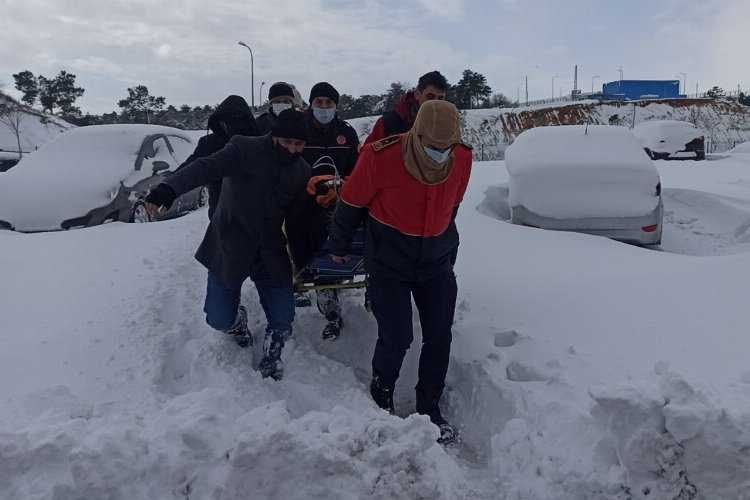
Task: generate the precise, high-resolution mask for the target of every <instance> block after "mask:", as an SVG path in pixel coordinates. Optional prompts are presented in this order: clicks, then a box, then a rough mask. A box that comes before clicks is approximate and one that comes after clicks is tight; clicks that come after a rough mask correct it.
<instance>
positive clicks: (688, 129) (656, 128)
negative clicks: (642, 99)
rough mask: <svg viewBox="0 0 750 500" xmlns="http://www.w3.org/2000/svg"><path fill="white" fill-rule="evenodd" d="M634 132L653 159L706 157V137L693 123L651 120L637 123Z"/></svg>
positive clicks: (701, 158) (702, 158) (699, 158)
mask: <svg viewBox="0 0 750 500" xmlns="http://www.w3.org/2000/svg"><path fill="white" fill-rule="evenodd" d="M633 134H634V135H635V136H636V137H637V138H638V140H640V141H641V144H642V145H643V148H644V149H645V150H646V153H647V154H648V155H649V156H650V157H651V159H652V160H684V159H695V160H705V159H706V147H705V142H706V141H705V137H704V135H703V132H701V131H700V129H698V128H697V127H696V126H695V125H693V124H692V123H689V122H681V121H677V120H650V121H647V122H643V123H639V124H638V125H636V126H635V128H633Z"/></svg>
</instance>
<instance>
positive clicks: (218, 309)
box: [203, 271, 294, 331]
mask: <svg viewBox="0 0 750 500" xmlns="http://www.w3.org/2000/svg"><path fill="white" fill-rule="evenodd" d="M251 279H252V280H253V283H254V284H255V288H256V289H257V290H258V296H259V297H260V305H261V307H263V312H265V313H266V321H268V329H269V330H280V331H291V329H292V321H294V293H293V292H292V287H291V284H289V285H284V284H280V283H279V282H278V281H276V280H273V279H271V278H270V277H269V276H268V275H266V274H263V273H261V274H259V275H257V276H253V277H251ZM241 291H242V290H241V287H240V288H237V289H233V288H227V287H226V286H225V285H224V284H223V283H222V282H221V281H220V280H219V278H218V277H217V276H216V275H214V274H213V273H211V272H210V271H209V273H208V286H207V289H206V302H205V305H204V306H203V311H204V312H205V313H206V323H208V325H209V326H210V327H212V328H215V329H216V330H220V331H226V330H228V329H229V328H230V327H232V325H234V321H235V319H236V317H237V309H238V308H239V306H240V297H241Z"/></svg>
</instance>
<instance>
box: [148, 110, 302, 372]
mask: <svg viewBox="0 0 750 500" xmlns="http://www.w3.org/2000/svg"><path fill="white" fill-rule="evenodd" d="M306 134H307V130H306V128H305V120H304V116H303V114H302V113H300V112H299V111H295V110H285V111H283V112H282V113H281V114H280V115H279V117H278V120H277V121H276V123H274V126H273V129H272V131H271V133H270V134H267V135H264V136H260V137H244V136H235V137H233V138H232V139H231V140H230V141H229V143H228V144H227V145H226V146H225V147H224V148H223V149H221V150H220V151H218V152H216V153H214V154H212V155H211V156H208V157H205V158H200V159H197V160H195V161H194V162H192V163H190V164H189V165H186V166H184V167H183V168H181V169H180V170H179V171H178V172H176V173H175V174H174V175H173V176H171V177H169V179H168V180H167V181H166V182H164V183H161V184H159V185H158V186H157V187H156V188H154V189H153V190H152V191H151V193H150V194H149V195H148V197H147V198H146V202H147V204H146V207H147V209H148V210H149V211H151V212H152V213H156V212H157V211H159V210H164V209H168V208H169V207H170V206H171V204H172V203H173V202H174V200H175V198H177V196H179V195H181V194H183V193H186V192H188V191H190V190H191V189H194V188H196V187H198V186H202V185H205V184H208V183H209V182H213V181H217V180H221V181H222V189H221V195H220V196H219V200H218V203H217V206H216V211H215V212H214V214H213V216H212V217H211V219H210V222H209V225H208V229H207V230H206V235H205V236H204V238H203V242H202V243H201V245H200V247H199V248H198V251H197V253H196V255H195V257H196V259H197V260H198V261H199V262H200V263H201V264H203V265H204V266H205V267H206V268H207V269H208V287H207V293H206V301H205V306H204V311H205V313H206V322H207V323H208V324H209V325H210V326H211V327H213V328H215V329H216V330H219V331H222V332H225V333H228V334H230V335H233V336H234V338H235V340H237V343H238V344H239V345H240V346H242V347H247V346H248V345H252V343H253V338H252V335H251V333H250V331H249V329H248V327H247V311H246V309H245V308H244V307H243V306H241V305H240V298H241V293H240V292H241V289H242V284H243V282H244V281H245V280H246V279H247V278H250V279H251V280H252V281H253V282H254V284H255V287H256V288H257V290H258V296H259V298H260V304H261V306H262V307H263V311H264V312H265V314H266V319H267V321H268V326H267V328H266V333H265V338H264V343H263V354H264V356H263V360H262V361H261V363H260V366H259V370H260V372H261V374H262V375H263V377H273V378H275V379H277V380H278V379H280V378H281V377H282V375H283V363H282V361H281V351H282V349H283V347H284V342H285V341H286V340H288V339H289V338H290V337H291V335H292V321H293V320H294V294H293V288H292V265H291V262H290V258H289V254H288V253H287V249H286V238H285V236H284V233H283V230H282V226H283V224H284V220H285V218H286V217H287V216H288V215H289V211H290V210H291V209H292V207H293V206H295V203H293V202H294V201H295V199H296V198H297V197H299V196H305V195H306V193H305V187H306V185H307V182H308V180H309V178H310V166H309V165H308V164H307V162H306V161H305V160H304V159H303V158H302V156H301V154H302V150H303V149H304V147H305V138H306V136H307V135H306Z"/></svg>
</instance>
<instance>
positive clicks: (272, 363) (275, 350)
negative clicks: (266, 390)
mask: <svg viewBox="0 0 750 500" xmlns="http://www.w3.org/2000/svg"><path fill="white" fill-rule="evenodd" d="M288 336H290V333H289V332H287V331H284V330H266V336H265V338H264V340H263V359H262V360H261V361H260V364H259V365H258V370H259V371H260V374H261V375H262V376H263V378H268V377H271V378H273V379H274V380H281V378H282V377H283V376H284V363H283V362H282V361H281V351H282V349H284V339H285V338H286V337H288Z"/></svg>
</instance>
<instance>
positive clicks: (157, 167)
mask: <svg viewBox="0 0 750 500" xmlns="http://www.w3.org/2000/svg"><path fill="white" fill-rule="evenodd" d="M151 165H153V167H154V170H153V172H154V174H157V173H159V172H161V171H162V170H169V163H167V162H165V161H161V160H156V161H155V162H153V163H152V164H151Z"/></svg>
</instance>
